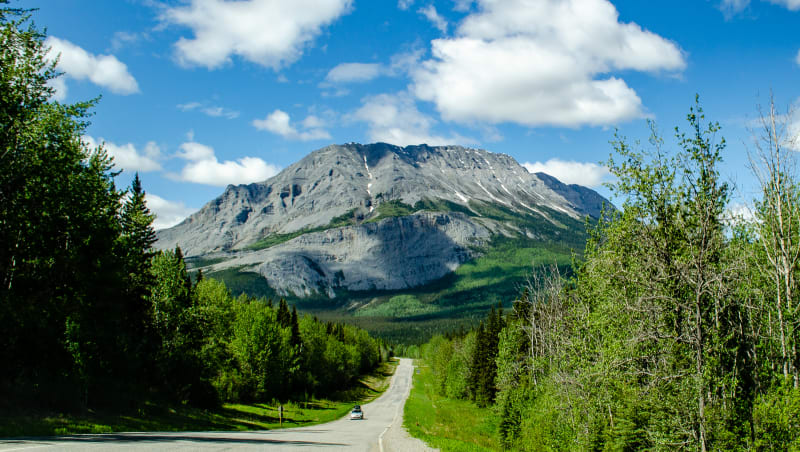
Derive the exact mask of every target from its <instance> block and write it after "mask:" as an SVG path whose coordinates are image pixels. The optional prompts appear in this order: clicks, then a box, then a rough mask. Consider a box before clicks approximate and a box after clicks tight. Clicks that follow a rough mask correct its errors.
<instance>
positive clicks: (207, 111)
mask: <svg viewBox="0 0 800 452" xmlns="http://www.w3.org/2000/svg"><path fill="white" fill-rule="evenodd" d="M178 108H179V109H180V110H181V111H193V110H197V111H199V112H201V113H203V114H204V115H206V116H211V117H214V118H228V119H236V118H238V117H239V112H238V111H236V110H231V109H229V108H225V107H219V106H215V105H212V106H207V105H203V104H201V103H200V102H189V103H186V104H178Z"/></svg>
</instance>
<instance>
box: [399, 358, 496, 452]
mask: <svg viewBox="0 0 800 452" xmlns="http://www.w3.org/2000/svg"><path fill="white" fill-rule="evenodd" d="M417 370H418V372H416V373H415V374H414V381H413V386H412V388H411V394H410V395H409V397H408V401H406V406H405V410H404V416H403V426H404V427H405V428H406V429H408V432H409V433H410V434H411V436H413V437H415V438H419V439H421V440H423V441H425V442H426V443H428V445H430V446H431V447H436V448H439V449H441V450H442V451H491V450H500V445H499V444H498V443H497V440H496V438H497V427H496V425H495V421H494V419H492V412H491V409H489V408H479V407H478V406H476V405H475V404H473V403H472V402H469V401H466V400H454V399H448V398H447V397H443V396H440V395H437V394H436V393H435V391H434V384H433V375H432V374H431V371H430V368H428V367H427V366H419V367H417Z"/></svg>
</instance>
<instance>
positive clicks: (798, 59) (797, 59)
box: [794, 50, 800, 66]
mask: <svg viewBox="0 0 800 452" xmlns="http://www.w3.org/2000/svg"><path fill="white" fill-rule="evenodd" d="M794 62H795V63H797V65H798V66H800V50H798V51H797V56H795V57H794Z"/></svg>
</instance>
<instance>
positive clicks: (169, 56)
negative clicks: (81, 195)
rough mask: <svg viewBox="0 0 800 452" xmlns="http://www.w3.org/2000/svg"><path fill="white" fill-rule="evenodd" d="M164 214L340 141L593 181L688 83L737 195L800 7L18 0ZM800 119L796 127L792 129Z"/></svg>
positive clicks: (799, 64) (782, 90)
mask: <svg viewBox="0 0 800 452" xmlns="http://www.w3.org/2000/svg"><path fill="white" fill-rule="evenodd" d="M11 6H20V7H34V8H39V11H37V12H36V13H35V14H34V21H35V22H36V24H37V25H38V26H40V27H45V28H46V29H47V34H48V45H50V46H51V48H52V50H51V54H52V55H55V54H60V58H61V59H60V63H59V68H60V69H61V70H62V71H63V72H64V76H62V77H61V78H60V79H58V80H57V81H56V82H55V83H54V86H55V87H56V89H57V97H58V99H59V100H62V101H64V102H74V101H78V100H85V99H89V98H94V97H96V96H98V95H102V99H101V101H100V102H99V104H98V106H97V108H96V109H95V116H94V117H93V118H92V125H91V126H90V127H89V129H88V131H87V134H86V137H85V140H86V141H87V142H88V143H90V144H96V143H101V142H104V143H105V146H106V148H107V149H108V150H109V152H110V153H111V154H112V155H114V156H115V159H116V162H117V166H118V167H119V168H121V169H123V174H122V175H121V176H119V179H118V183H119V184H120V185H121V186H124V185H127V184H128V183H129V181H130V179H131V177H132V175H133V173H134V172H135V171H139V173H140V176H141V178H142V180H143V182H144V186H145V189H146V191H147V192H148V196H149V204H150V207H151V209H152V210H154V211H155V212H156V213H157V214H158V216H159V218H158V220H157V226H158V227H164V226H167V225H171V224H174V223H176V222H178V221H180V219H182V218H183V217H185V216H186V215H188V214H189V213H191V212H192V211H193V210H196V209H198V208H200V207H201V206H202V205H203V204H205V203H206V202H208V201H209V200H211V199H213V198H214V197H216V196H218V195H219V194H220V193H221V192H222V191H223V190H224V187H225V186H226V185H227V184H239V183H249V182H253V181H260V180H264V179H266V178H267V177H269V176H271V175H273V174H275V173H276V172H277V171H279V170H280V169H281V168H285V167H287V166H288V165H290V164H292V163H294V162H296V161H297V160H299V159H301V158H302V157H303V156H305V155H306V154H308V153H309V152H311V151H313V150H315V149H318V148H321V147H323V146H326V145H328V144H331V143H345V142H350V141H356V142H362V143H366V142H374V141H385V142H390V143H394V144H398V145H407V144H419V143H428V144H462V145H467V146H472V147H480V148H484V149H488V150H490V151H494V152H503V153H507V154H510V155H512V156H513V157H515V158H516V159H517V160H518V161H519V162H520V163H525V164H528V166H529V168H530V169H531V170H543V171H545V172H550V173H551V174H553V175H555V176H556V177H559V178H560V179H562V180H564V181H565V182H568V183H580V184H583V185H589V186H592V187H593V188H597V189H598V190H599V191H600V192H601V193H603V194H604V195H608V194H609V193H608V190H607V189H605V188H603V187H600V185H599V184H600V183H601V182H602V181H604V180H608V179H607V175H606V174H605V171H604V168H603V167H602V166H601V165H598V163H599V162H601V161H604V160H606V159H607V158H608V155H609V153H610V152H611V150H612V148H611V146H610V145H609V140H611V139H612V138H613V133H614V129H615V128H618V129H619V130H620V132H621V134H623V135H625V136H627V137H629V138H630V139H631V140H635V139H640V140H641V141H642V142H645V143H646V141H647V136H648V128H647V124H646V119H647V118H651V119H654V120H655V121H656V123H657V124H658V126H659V129H660V130H661V131H662V132H663V134H664V135H665V137H666V138H667V140H666V141H667V145H668V146H672V145H674V140H673V139H672V136H673V132H672V130H673V128H674V127H675V126H676V125H680V126H682V125H683V124H684V123H685V121H684V118H685V115H686V113H687V112H688V108H689V107H690V106H691V105H692V103H693V101H694V95H695V93H699V94H700V96H701V102H702V105H703V107H704V108H705V110H706V114H707V116H708V117H709V118H711V119H713V120H716V121H719V122H720V123H721V125H722V135H723V136H725V138H726V139H727V141H728V148H727V152H726V154H725V156H724V158H725V164H724V166H723V171H724V175H725V176H726V177H727V178H729V179H730V180H731V181H733V182H734V183H735V184H736V186H737V199H736V200H735V203H737V204H746V203H747V202H749V201H750V200H752V198H753V197H754V196H755V195H756V193H755V183H754V181H753V177H752V176H751V175H750V172H749V170H748V169H747V147H748V146H750V145H749V142H750V138H749V137H750V132H749V131H748V124H751V123H752V121H753V119H755V118H756V117H757V112H756V105H757V104H766V103H767V102H768V101H769V93H770V90H771V91H772V92H773V93H774V97H775V100H776V102H777V103H778V105H779V106H781V107H783V108H788V107H790V106H792V105H794V104H796V103H797V102H798V98H800V83H798V82H800V0H669V1H662V0H649V1H641V0H625V1H608V0H473V1H470V0H399V1H398V0H369V1H366V0H237V1H230V0H229V1H225V0H108V1H100V2H98V1H96V0H58V1H52V0H47V1H44V0H20V1H16V0H12V2H11ZM794 124H795V125H794V126H793V127H794V129H792V130H794V131H796V132H800V122H796V123H794Z"/></svg>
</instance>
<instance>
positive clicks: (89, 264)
mask: <svg viewBox="0 0 800 452" xmlns="http://www.w3.org/2000/svg"><path fill="white" fill-rule="evenodd" d="M0 3H6V2H0ZM30 13H31V12H30V11H24V10H20V9H14V8H8V7H0V26H1V28H0V92H2V96H0V325H2V330H3V333H2V334H0V362H2V363H3V365H2V369H3V371H2V372H0V400H2V402H3V404H4V405H7V406H5V407H0V408H11V407H16V408H20V407H34V408H42V409H86V408H98V407H100V408H112V409H117V408H124V409H129V408H130V407H133V406H136V405H137V404H139V403H142V402H144V401H148V400H160V401H166V402H175V403H189V404H192V405H195V406H202V407H209V406H215V405H218V404H220V403H221V402H225V401H250V402H253V401H269V400H285V399H288V398H290V397H308V396H312V395H325V394H328V393H330V392H331V391H333V390H334V389H342V388H344V387H347V385H348V384H350V383H352V382H353V381H354V379H355V377H357V376H358V375H359V374H361V373H364V372H367V371H370V370H371V369H373V368H374V367H375V366H376V365H377V364H378V363H379V362H380V361H381V360H385V359H387V357H388V356H387V355H388V351H387V349H386V347H385V346H384V345H383V344H382V343H381V342H379V341H377V340H375V339H373V338H371V337H370V336H369V335H368V334H367V333H366V332H365V331H364V330H361V329H358V328H355V327H351V326H345V325H341V324H332V323H323V322H320V321H318V320H316V319H315V318H311V317H308V316H305V317H302V318H301V317H299V316H298V314H297V312H296V310H294V309H290V308H289V306H288V305H287V304H286V302H285V301H283V300H281V301H280V302H279V303H277V304H276V305H273V304H272V302H271V301H269V300H266V299H253V298H249V297H247V296H244V295H242V296H239V297H237V298H234V297H232V296H231V295H230V293H229V292H228V290H227V289H226V287H225V286H224V285H223V284H222V283H220V282H218V281H215V280H213V279H204V278H203V277H202V275H197V276H196V277H195V278H194V280H192V279H190V277H189V275H188V273H187V269H186V265H185V263H184V260H183V256H182V254H181V250H180V249H176V250H174V251H166V252H156V251H154V250H153V249H152V245H153V243H154V242H155V232H154V230H153V227H152V222H153V218H154V217H153V215H152V214H151V213H150V211H149V209H148V208H147V205H146V203H145V191H144V189H143V187H142V184H141V182H140V180H139V177H138V175H137V176H136V177H135V178H134V180H133V182H132V184H131V186H130V187H128V188H126V189H124V190H121V189H119V188H117V187H116V186H115V177H116V176H117V175H118V174H119V173H118V172H117V171H115V169H114V165H113V161H112V159H110V158H109V157H108V156H107V154H106V152H105V151H104V150H103V148H102V147H98V148H96V149H90V148H89V147H88V146H87V145H86V144H85V143H84V142H82V141H81V135H82V133H83V132H84V130H85V129H86V127H87V126H88V124H89V119H90V117H91V109H92V107H93V106H94V105H95V104H96V103H97V101H98V100H97V99H95V100H92V101H88V102H81V103H77V104H62V103H59V102H57V101H54V100H52V94H53V88H52V87H51V86H50V84H49V83H50V82H51V81H52V80H53V79H55V78H56V77H58V76H59V74H58V73H57V72H56V70H55V69H54V67H55V66H54V64H52V63H49V62H48V61H47V60H46V58H45V54H46V51H47V49H46V48H45V47H44V44H43V42H44V38H45V36H44V34H43V32H42V31H41V30H39V29H38V28H36V27H35V26H34V25H33V23H32V21H31V18H30Z"/></svg>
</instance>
